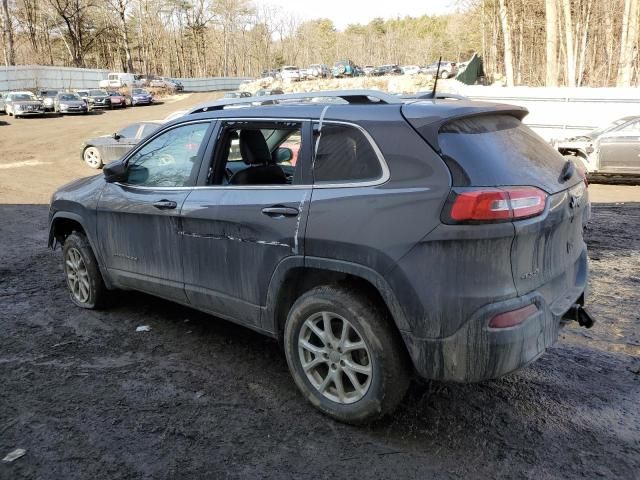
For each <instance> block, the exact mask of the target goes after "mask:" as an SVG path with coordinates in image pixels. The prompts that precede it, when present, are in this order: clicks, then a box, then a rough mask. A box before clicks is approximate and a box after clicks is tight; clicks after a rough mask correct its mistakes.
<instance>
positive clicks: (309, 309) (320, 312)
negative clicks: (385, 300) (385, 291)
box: [284, 286, 410, 425]
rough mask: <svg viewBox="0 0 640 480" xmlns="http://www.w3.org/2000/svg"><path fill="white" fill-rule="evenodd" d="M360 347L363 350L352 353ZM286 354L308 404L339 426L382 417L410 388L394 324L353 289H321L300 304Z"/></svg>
mask: <svg viewBox="0 0 640 480" xmlns="http://www.w3.org/2000/svg"><path fill="white" fill-rule="evenodd" d="M327 320H328V322H327ZM325 322H327V323H328V324H329V325H331V327H330V332H331V337H333V338H332V339H329V338H327V327H326V324H327V323H325ZM345 322H346V323H345ZM310 325H314V326H315V330H314V329H313V328H311V327H310ZM345 325H348V328H347V332H348V334H347V336H346V338H347V341H343V340H341V339H339V338H338V337H343V338H344V335H343V334H342V333H343V332H344V330H343V329H344V327H345ZM321 326H322V328H321ZM315 332H319V333H315ZM321 335H322V336H321ZM303 342H304V345H305V346H301V345H302V344H303ZM331 343H332V347H327V345H328V344H331ZM345 344H347V348H350V351H346V350H345V349H344V346H345ZM358 344H361V345H362V346H361V347H359V348H354V347H355V346H356V345H358ZM284 348H285V355H286V357H287V364H288V365H289V370H290V372H291V374H292V376H293V379H294V381H295V383H296V385H297V386H298V388H299V389H300V391H301V392H302V394H303V395H304V396H305V398H306V399H307V400H309V402H311V404H312V405H313V406H314V407H316V408H317V409H318V410H320V411H321V412H322V413H324V414H326V415H328V416H330V417H332V418H334V419H336V420H338V421H340V422H344V423H349V424H354V425H357V424H362V423H367V422H370V421H373V420H375V419H377V418H380V417H382V416H384V415H385V414H387V413H389V412H391V411H392V410H393V409H394V408H395V407H396V406H397V405H398V403H399V402H400V401H401V400H402V398H403V397H404V394H405V392H406V390H407V387H408V385H409V372H410V369H409V363H408V361H407V355H406V351H405V350H404V347H403V345H402V343H401V340H400V338H399V336H398V334H397V332H396V331H395V330H394V329H393V327H392V326H391V320H390V319H389V318H388V315H387V314H386V313H385V312H384V310H383V309H382V308H380V307H378V306H376V305H374V304H373V303H372V302H371V299H370V298H367V297H366V296H364V295H362V294H359V293H358V292H356V291H355V290H353V289H347V288H342V287H337V286H321V287H317V288H314V289H312V290H310V291H308V292H307V293H305V294H303V295H302V296H301V297H300V298H298V300H297V301H296V302H295V303H294V304H293V306H292V307H291V310H290V312H289V316H288V318H287V323H286V325H285V332H284ZM303 362H305V366H306V367H307V369H308V372H309V373H307V372H306V371H305V368H304V367H303ZM309 365H314V366H313V367H311V368H309ZM350 367H353V368H350ZM330 376H331V377H332V378H331V379H329V377H330ZM352 378H355V383H358V387H359V388H357V387H356V384H355V383H354V381H353V380H352ZM337 381H338V383H340V384H341V385H342V389H341V390H342V392H341V391H340V389H339V388H338V383H336V382H337ZM312 382H313V383H312ZM323 385H324V388H323Z"/></svg>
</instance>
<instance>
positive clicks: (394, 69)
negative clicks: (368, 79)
mask: <svg viewBox="0 0 640 480" xmlns="http://www.w3.org/2000/svg"><path fill="white" fill-rule="evenodd" d="M401 74H402V69H401V68H400V67H398V65H380V66H379V67H376V68H374V69H373V70H371V72H369V75H371V76H373V77H380V76H382V75H401Z"/></svg>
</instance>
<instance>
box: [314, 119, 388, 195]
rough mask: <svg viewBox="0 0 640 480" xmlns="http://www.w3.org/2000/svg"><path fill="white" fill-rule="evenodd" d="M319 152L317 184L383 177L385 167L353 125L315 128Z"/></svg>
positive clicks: (315, 160) (315, 164) (315, 166)
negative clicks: (320, 129)
mask: <svg viewBox="0 0 640 480" xmlns="http://www.w3.org/2000/svg"><path fill="white" fill-rule="evenodd" d="M314 136H315V138H316V141H317V142H318V144H317V151H316V155H315V159H314V162H313V178H314V182H315V183H316V184H323V183H325V184H326V183H351V182H366V181H372V180H376V179H378V178H380V177H381V176H382V167H381V166H380V160H379V159H378V156H377V155H376V152H375V150H374V149H373V146H372V145H371V143H370V142H369V140H368V139H367V137H365V135H364V134H363V133H362V132H361V131H360V130H358V129H357V128H355V127H352V126H349V125H331V124H328V125H323V126H322V132H320V134H319V138H318V133H317V131H315V129H314Z"/></svg>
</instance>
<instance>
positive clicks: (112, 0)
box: [107, 0, 134, 72]
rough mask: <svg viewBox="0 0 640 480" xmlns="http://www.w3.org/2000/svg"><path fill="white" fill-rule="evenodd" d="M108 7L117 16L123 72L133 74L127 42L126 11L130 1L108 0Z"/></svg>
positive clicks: (128, 43) (129, 43)
mask: <svg viewBox="0 0 640 480" xmlns="http://www.w3.org/2000/svg"><path fill="white" fill-rule="evenodd" d="M107 3H108V5H109V6H110V7H111V8H112V9H113V10H115V11H116V13H117V14H118V21H119V27H120V28H119V30H120V37H121V38H122V48H123V50H124V55H125V71H126V72H133V71H134V68H133V58H132V57H131V42H130V41H129V30H128V28H127V27H128V25H127V10H128V8H129V3H131V0H108V2H107Z"/></svg>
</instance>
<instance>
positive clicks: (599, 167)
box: [552, 116, 640, 175]
mask: <svg viewBox="0 0 640 480" xmlns="http://www.w3.org/2000/svg"><path fill="white" fill-rule="evenodd" d="M552 145H553V146H554V148H556V149H557V150H558V151H559V152H560V153H561V154H562V155H565V156H566V157H567V158H571V159H573V160H575V161H576V162H577V163H578V164H579V165H580V166H581V167H583V168H584V169H585V170H586V171H587V172H589V173H604V174H620V175H639V174H640V116H629V117H623V118H619V119H617V120H615V121H614V122H612V123H610V124H609V125H607V126H605V127H602V128H598V129H596V130H593V131H592V132H589V133H588V134H586V135H580V136H577V137H571V138H563V139H554V140H552Z"/></svg>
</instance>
